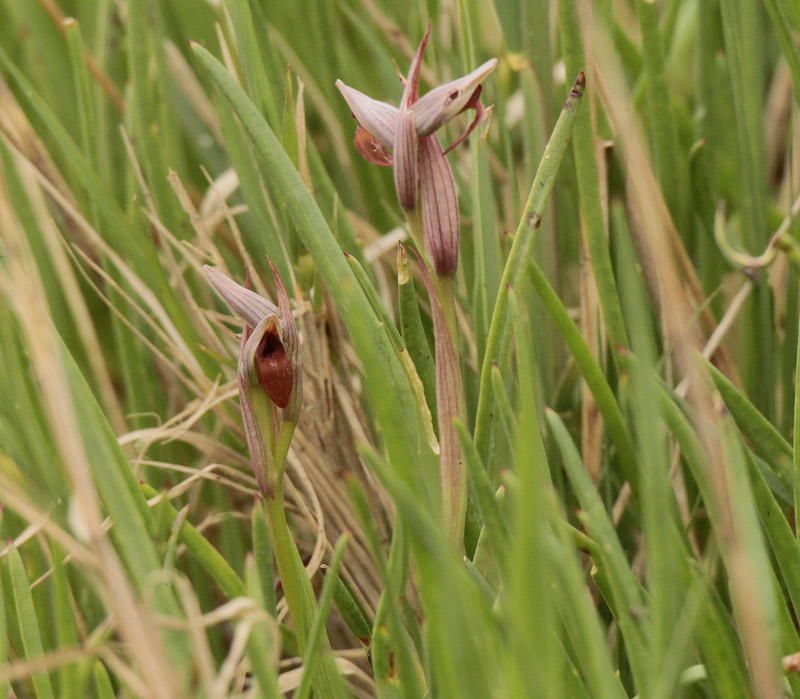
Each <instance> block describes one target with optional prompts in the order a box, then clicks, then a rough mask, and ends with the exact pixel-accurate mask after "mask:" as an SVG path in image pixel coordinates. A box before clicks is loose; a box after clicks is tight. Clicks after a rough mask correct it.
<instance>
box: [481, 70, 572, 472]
mask: <svg viewBox="0 0 800 699" xmlns="http://www.w3.org/2000/svg"><path fill="white" fill-rule="evenodd" d="M585 85H586V81H585V77H584V75H583V73H581V74H580V75H579V76H578V78H577V80H576V81H575V83H574V85H573V86H572V90H571V92H570V94H569V97H568V99H567V102H566V103H565V105H564V109H563V110H562V112H561V116H560V117H559V119H558V122H557V123H556V126H555V128H554V129H553V134H552V135H551V137H550V141H549V143H548V145H547V147H546V148H545V153H544V156H543V158H542V161H541V163H540V165H539V169H538V171H537V173H536V177H535V178H534V180H533V184H532V185H531V190H530V194H529V195H528V201H527V203H526V204H525V211H524V212H523V216H522V218H521V220H520V223H519V226H518V228H517V233H516V235H515V237H514V243H513V246H512V248H511V253H510V254H509V257H508V260H507V261H506V266H505V269H504V271H503V277H502V279H501V281H500V289H499V291H498V294H497V300H496V301H495V307H494V312H493V313H492V322H491V325H490V329H489V337H488V340H487V345H486V353H485V355H484V357H483V363H482V365H481V380H480V395H479V399H478V407H477V413H476V416H475V446H476V447H477V449H478V454H480V456H481V458H482V459H483V461H484V463H486V464H487V466H488V467H489V469H490V470H491V469H492V461H491V458H490V457H491V454H490V449H491V448H492V441H493V434H494V429H495V428H494V421H493V420H492V417H491V406H492V402H493V400H492V386H491V381H492V366H493V365H494V364H495V362H496V363H497V365H498V366H499V367H500V369H501V370H503V369H504V368H505V367H506V364H507V355H508V347H509V342H510V336H511V332H510V321H509V315H508V291H509V289H511V288H514V287H517V286H518V285H519V283H520V281H521V280H522V278H523V275H524V273H525V270H526V269H527V267H528V264H529V263H530V259H531V253H532V252H533V243H534V241H535V239H536V232H537V230H538V228H539V226H540V225H541V221H542V215H543V214H544V207H545V205H546V204H547V200H548V199H549V197H550V192H551V191H552V189H553V185H554V184H555V178H556V174H557V173H558V168H559V166H560V165H561V159H562V157H563V156H564V151H565V150H566V148H567V143H568V142H569V138H570V135H571V134H572V127H573V126H574V125H575V118H576V116H577V114H578V111H579V107H580V102H581V97H582V96H583V91H584V88H585Z"/></svg>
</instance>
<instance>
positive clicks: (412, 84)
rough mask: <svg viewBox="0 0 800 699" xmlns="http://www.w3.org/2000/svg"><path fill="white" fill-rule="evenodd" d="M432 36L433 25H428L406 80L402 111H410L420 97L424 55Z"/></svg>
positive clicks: (401, 102) (401, 101)
mask: <svg viewBox="0 0 800 699" xmlns="http://www.w3.org/2000/svg"><path fill="white" fill-rule="evenodd" d="M430 35H431V24H430V23H428V30H427V31H426V32H425V36H423V37H422V41H420V42H419V47H417V52H416V53H415V54H414V58H412V59H411V66H410V67H409V69H408V78H406V82H405V85H404V86H403V97H402V99H401V100H400V111H402V110H403V109H408V108H410V107H411V106H412V105H414V104H415V103H416V101H417V98H418V97H419V72H420V70H421V69H422V54H424V53H425V47H426V46H427V45H428V38H429V37H430Z"/></svg>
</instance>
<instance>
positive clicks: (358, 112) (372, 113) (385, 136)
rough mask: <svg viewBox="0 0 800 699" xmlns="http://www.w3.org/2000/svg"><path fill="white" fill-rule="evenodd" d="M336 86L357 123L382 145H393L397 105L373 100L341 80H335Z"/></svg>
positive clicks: (388, 146) (389, 146)
mask: <svg viewBox="0 0 800 699" xmlns="http://www.w3.org/2000/svg"><path fill="white" fill-rule="evenodd" d="M336 87H338V88H339V92H341V93H342V97H344V99H345V102H347V106H348V107H350V111H351V112H352V113H353V116H354V117H355V119H356V121H357V122H358V123H359V125H360V126H361V127H362V128H364V129H365V130H367V131H369V133H371V134H372V135H373V136H374V137H375V138H377V139H378V141H380V142H381V143H382V144H383V145H384V146H386V147H387V148H391V147H392V146H393V145H394V132H395V129H396V126H397V107H393V106H392V105H390V104H386V102H379V101H378V100H374V99H372V97H368V96H367V95H365V94H364V93H363V92H359V91H358V90H355V89H353V88H352V87H349V86H348V85H345V84H344V83H343V82H342V81H341V80H337V81H336Z"/></svg>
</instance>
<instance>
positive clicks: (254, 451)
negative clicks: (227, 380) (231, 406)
mask: <svg viewBox="0 0 800 699" xmlns="http://www.w3.org/2000/svg"><path fill="white" fill-rule="evenodd" d="M251 336H252V329H251V328H250V326H248V325H247V323H245V325H244V328H243V329H242V342H241V344H240V345H239V375H238V377H237V378H238V384H239V402H240V403H241V406H242V423H243V425H244V435H245V438H246V439H247V449H248V451H249V452H250V463H251V465H252V467H253V474H254V475H255V477H256V484H257V485H258V492H259V493H261V494H262V495H264V496H265V497H274V496H275V490H274V488H273V486H272V485H271V483H270V482H269V481H268V480H267V468H268V466H269V464H270V456H269V449H268V448H267V444H266V442H265V441H264V433H263V431H262V430H261V425H260V424H259V422H258V417H257V415H256V409H255V406H254V405H253V397H252V395H251V394H250V390H251V386H250V384H249V383H248V382H247V380H246V379H245V378H244V376H243V372H242V367H244V366H246V365H247V362H245V361H244V357H245V348H246V347H247V343H248V341H249V340H250V338H251Z"/></svg>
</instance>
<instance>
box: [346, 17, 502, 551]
mask: <svg viewBox="0 0 800 699" xmlns="http://www.w3.org/2000/svg"><path fill="white" fill-rule="evenodd" d="M430 33H431V26H430V25H428V30H427V31H426V32H425V36H424V37H423V38H422V41H421V42H420V45H419V48H418V49H417V52H416V53H415V54H414V57H413V59H412V60H411V66H410V68H409V70H408V77H407V78H406V79H404V80H403V96H402V98H401V100H400V105H399V107H393V106H392V105H390V104H386V103H385V102H379V101H378V100H374V99H372V98H371V97H368V96H367V95H364V94H362V93H361V92H359V91H358V90H354V89H353V88H352V87H348V86H347V85H345V84H344V83H343V82H342V81H341V80H337V82H336V86H337V87H338V88H339V91H340V92H341V93H342V96H343V97H344V98H345V100H346V101H347V104H348V105H349V107H350V109H351V110H352V112H353V116H354V117H355V119H356V121H357V122H358V128H357V129H356V135H355V139H354V143H355V147H356V149H357V150H358V152H359V153H361V155H363V156H364V158H366V159H367V160H368V161H369V162H371V163H373V164H375V165H383V166H393V168H394V172H393V175H394V186H395V191H396V192H397V199H398V202H399V203H400V207H401V208H402V209H403V213H404V214H405V216H406V220H407V221H408V224H409V229H410V231H411V235H412V237H413V239H414V242H415V243H416V246H417V247H418V248H419V249H420V250H424V251H425V253H426V254H427V258H428V262H429V263H430V265H431V266H432V268H433V272H434V276H433V279H431V275H429V273H428V269H427V265H426V264H425V263H424V262H423V261H422V260H420V263H421V266H422V269H423V276H424V279H425V283H426V286H427V287H428V294H429V296H430V298H431V307H432V309H433V312H434V340H435V345H436V394H437V395H436V405H437V413H438V423H439V425H438V426H439V444H440V453H439V477H440V482H441V489H442V514H443V517H444V521H445V525H446V527H447V531H448V535H449V537H450V539H451V541H452V542H453V544H454V546H455V548H456V549H457V550H459V551H461V550H462V549H463V538H464V517H465V512H466V503H467V490H466V488H467V479H466V476H465V470H464V465H463V462H462V459H461V453H460V447H459V443H458V436H457V434H456V432H455V428H454V425H453V420H454V419H458V420H463V419H464V397H463V385H462V380H461V370H460V366H459V362H458V349H457V348H458V333H457V327H456V301H455V287H454V284H455V274H456V269H457V267H458V243H459V227H460V223H459V217H458V195H457V194H456V183H455V179H454V178H453V171H452V170H451V169H450V164H449V163H448V162H447V158H446V157H445V155H446V154H447V153H448V152H449V151H451V150H452V149H453V148H455V146H457V145H458V144H459V143H461V142H462V141H463V140H464V139H465V138H466V137H467V136H469V134H470V133H471V132H472V131H473V130H474V129H475V127H476V126H478V124H479V123H481V122H482V121H484V120H485V119H487V118H488V117H489V116H490V114H491V109H492V108H491V107H489V108H488V109H484V107H483V104H482V103H481V100H480V96H481V91H482V86H481V83H482V82H483V81H484V79H485V78H486V77H487V76H488V75H489V73H491V72H492V71H493V70H494V69H495V67H496V66H497V59H495V58H493V59H491V60H489V61H487V62H486V63H484V64H483V65H481V66H479V67H478V68H476V69H475V70H474V71H472V72H471V73H469V74H468V75H465V76H464V77H462V78H458V79H457V80H453V81H451V82H448V83H445V84H443V85H439V86H438V87H435V88H433V89H432V90H430V91H429V92H427V93H426V94H425V95H423V96H422V97H420V96H419V74H420V69H421V67H422V56H423V54H424V52H425V46H426V45H427V43H428V39H429V37H430ZM401 79H402V78H401ZM467 109H472V110H474V112H475V118H474V119H473V120H472V122H471V123H470V124H469V126H468V127H467V128H466V130H465V131H464V132H463V133H462V134H461V135H460V136H459V137H458V138H457V139H456V140H455V141H454V142H453V143H452V144H451V145H450V146H449V147H448V148H447V150H445V149H444V148H443V147H442V144H441V142H440V141H439V137H438V136H437V135H436V131H437V130H438V129H439V128H441V127H442V126H444V125H445V124H446V123H448V122H449V121H451V120H452V119H453V118H454V117H456V116H457V115H459V114H461V112H463V111H465V110H467ZM389 149H392V152H390V150H389Z"/></svg>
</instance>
